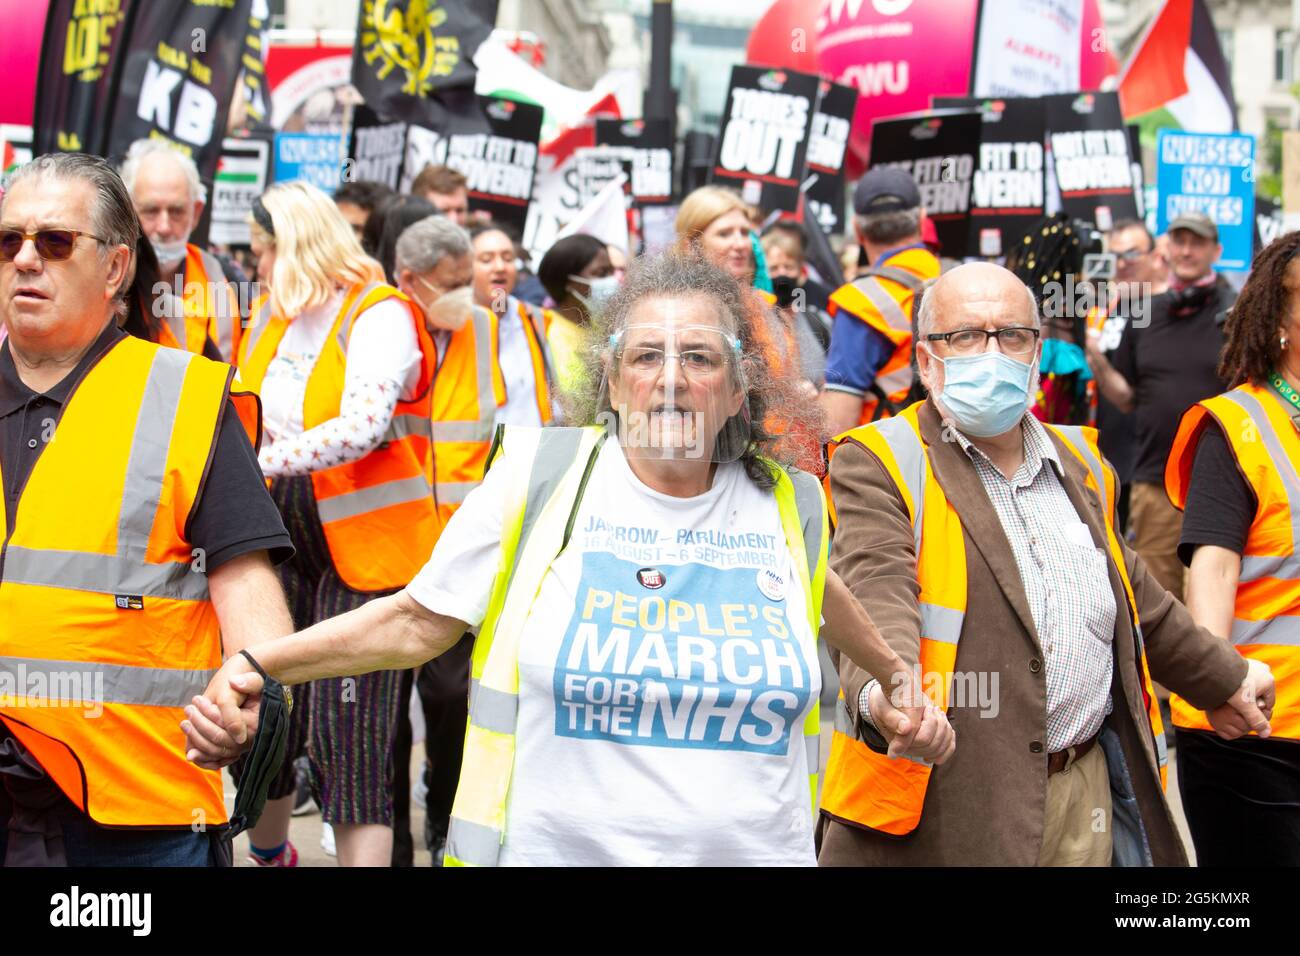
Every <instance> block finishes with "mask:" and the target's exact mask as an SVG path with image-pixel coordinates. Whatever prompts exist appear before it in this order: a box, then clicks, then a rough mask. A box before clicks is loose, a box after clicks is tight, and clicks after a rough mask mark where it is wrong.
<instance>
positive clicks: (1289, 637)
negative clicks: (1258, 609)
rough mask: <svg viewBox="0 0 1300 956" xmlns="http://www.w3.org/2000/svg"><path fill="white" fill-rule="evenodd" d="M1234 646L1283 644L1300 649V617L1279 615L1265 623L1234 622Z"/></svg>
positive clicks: (1236, 620)
mask: <svg viewBox="0 0 1300 956" xmlns="http://www.w3.org/2000/svg"><path fill="white" fill-rule="evenodd" d="M1232 643H1234V644H1281V645H1284V646H1286V647H1300V617H1295V616H1292V615H1279V616H1278V617H1272V618H1268V619H1267V620H1263V621H1247V620H1243V619H1242V618H1239V617H1238V618H1234V619H1233V621H1232Z"/></svg>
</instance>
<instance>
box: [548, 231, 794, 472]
mask: <svg viewBox="0 0 1300 956" xmlns="http://www.w3.org/2000/svg"><path fill="white" fill-rule="evenodd" d="M691 297H700V298H705V299H709V300H711V301H712V302H713V304H714V305H715V306H716V307H717V310H718V317H719V320H720V321H719V326H720V328H721V329H722V330H723V332H724V333H726V334H727V335H728V336H730V337H734V338H736V339H739V341H740V354H739V357H738V358H737V360H736V361H734V362H733V363H732V365H731V374H732V376H733V379H732V380H733V382H734V383H735V384H738V385H741V386H742V387H743V388H744V389H745V392H746V396H747V398H748V402H747V405H748V408H747V409H742V411H741V413H740V414H739V415H737V416H734V417H733V419H732V420H731V421H729V422H728V423H727V426H725V427H724V428H723V430H722V431H721V432H720V433H719V436H718V444H719V448H718V453H719V455H720V456H721V457H722V458H724V459H730V458H739V460H740V461H741V462H742V463H743V465H744V466H745V471H746V473H747V474H748V475H749V477H750V479H751V480H752V481H753V482H754V483H755V484H756V485H757V486H758V487H760V488H771V487H772V486H773V485H775V483H776V475H775V473H774V472H773V471H772V468H771V464H770V462H769V460H771V461H776V462H778V463H780V464H788V463H789V459H790V458H791V457H792V456H791V455H788V454H787V453H786V450H785V449H784V447H783V445H782V443H781V442H780V441H779V436H776V435H773V434H770V433H769V432H768V431H767V430H766V428H765V425H764V422H765V419H766V418H767V414H768V410H769V409H782V410H783V412H785V411H788V410H790V409H795V408H797V407H799V405H800V402H799V400H798V398H797V388H796V387H795V383H793V382H786V381H785V379H784V378H783V377H782V376H781V375H779V374H774V373H773V370H772V369H770V368H769V367H768V361H767V358H766V357H765V355H764V353H763V349H762V348H761V347H760V345H759V341H760V339H759V338H758V337H756V335H755V332H754V327H753V324H754V322H756V321H757V322H766V321H772V320H773V317H772V316H771V315H770V313H769V310H767V309H766V308H765V307H764V306H763V304H762V302H761V301H760V300H757V298H756V297H755V296H754V294H753V293H752V291H749V290H742V288H741V287H740V285H739V284H738V283H737V282H736V280H735V279H733V278H732V277H731V276H730V275H728V274H727V273H726V272H724V271H722V270H721V269H719V268H718V267H717V266H714V265H713V264H711V263H709V262H707V261H705V260H704V259H702V258H700V257H698V256H689V255H683V254H682V253H680V252H676V251H669V252H665V253H663V254H661V255H659V256H655V257H649V258H642V259H639V260H637V261H636V262H634V263H633V265H632V268H631V269H630V270H629V271H628V274H627V279H626V281H625V282H624V284H623V286H622V288H620V289H619V291H618V292H617V293H616V294H615V295H614V296H613V298H611V299H610V300H609V302H608V303H607V304H606V305H605V307H604V308H603V309H601V310H599V311H598V312H597V313H595V314H594V315H593V316H592V319H591V324H590V325H589V326H588V327H587V329H586V335H585V339H584V342H583V347H582V348H580V350H579V353H578V354H579V358H580V359H581V362H582V367H581V370H580V372H578V373H576V374H575V375H574V381H573V384H572V385H571V387H570V388H569V390H568V391H567V392H566V394H565V396H564V399H565V404H566V406H567V411H568V416H567V417H568V420H569V422H570V423H571V424H576V425H592V424H596V423H598V422H601V421H606V420H609V417H610V416H614V415H616V412H615V411H614V409H613V408H612V406H611V404H610V399H609V392H608V389H604V388H602V387H601V386H602V384H603V383H604V381H605V376H606V374H607V373H608V374H609V375H617V374H618V362H617V361H616V359H617V358H618V355H617V346H616V342H617V340H618V335H619V333H620V332H622V331H623V330H624V329H626V328H627V326H628V321H629V318H630V316H631V314H632V312H633V310H634V309H635V307H636V306H638V305H639V304H641V303H642V302H644V301H646V300H649V299H671V298H691ZM742 418H743V419H744V420H743V422H740V421H738V420H739V419H742ZM737 426H741V427H737ZM742 436H743V437H742ZM735 441H743V442H744V447H743V448H736V447H735V446H733V445H731V443H732V442H735Z"/></svg>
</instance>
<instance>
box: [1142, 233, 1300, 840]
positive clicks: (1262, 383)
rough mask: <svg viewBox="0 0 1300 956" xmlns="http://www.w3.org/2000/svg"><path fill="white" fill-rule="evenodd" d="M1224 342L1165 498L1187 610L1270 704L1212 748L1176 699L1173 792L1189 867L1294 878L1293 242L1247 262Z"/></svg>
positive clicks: (1296, 237)
mask: <svg viewBox="0 0 1300 956" xmlns="http://www.w3.org/2000/svg"><path fill="white" fill-rule="evenodd" d="M1225 333H1226V344H1225V346H1224V349H1223V353H1222V356H1221V359H1220V362H1219V369H1218V372H1219V377H1220V378H1221V379H1223V380H1224V381H1225V382H1228V383H1230V385H1231V386H1232V387H1231V390H1230V391H1228V392H1225V393H1224V394H1222V395H1218V396H1216V397H1214V398H1209V399H1206V400H1205V401H1202V402H1199V403H1198V404H1196V405H1193V406H1192V407H1191V408H1190V409H1188V410H1187V412H1185V413H1184V415H1183V418H1182V422H1181V423H1180V424H1179V428H1178V433H1177V436H1176V437H1175V439H1174V445H1173V449H1172V450H1171V451H1170V453H1169V461H1168V464H1167V465H1166V468H1165V490H1166V491H1167V492H1168V494H1169V498H1170V500H1171V501H1172V502H1173V503H1174V505H1175V506H1177V507H1179V508H1182V509H1183V512H1184V515H1183V530H1182V540H1181V541H1180V543H1179V545H1178V556H1179V557H1180V558H1181V559H1182V561H1183V563H1184V564H1186V565H1188V567H1189V569H1190V570H1189V572H1188V576H1187V587H1186V591H1187V609H1188V610H1189V611H1191V612H1192V617H1193V618H1195V619H1196V623H1197V624H1200V625H1201V626H1202V627H1205V628H1208V629H1209V630H1211V631H1213V632H1214V633H1215V634H1217V635H1219V636H1220V637H1222V638H1224V639H1225V640H1227V641H1230V642H1231V643H1232V644H1234V645H1235V646H1236V648H1237V650H1238V651H1239V652H1240V653H1241V655H1242V656H1243V657H1245V658H1246V659H1247V660H1248V661H1250V662H1251V663H1252V665H1254V664H1255V663H1256V662H1260V663H1263V664H1267V665H1268V666H1269V667H1270V668H1272V671H1273V677H1274V680H1275V681H1276V686H1277V692H1276V694H1277V696H1276V701H1275V705H1274V710H1273V716H1272V732H1271V733H1270V734H1269V736H1268V739H1267V740H1262V739H1260V738H1259V737H1258V736H1255V735H1252V734H1251V733H1250V732H1249V728H1247V727H1246V726H1244V725H1242V724H1239V725H1238V726H1237V727H1236V728H1235V733H1234V734H1233V736H1232V737H1230V738H1228V739H1219V737H1216V736H1215V734H1214V733H1213V732H1211V727H1210V724H1209V722H1208V720H1207V719H1206V715H1205V714H1203V713H1201V712H1199V711H1196V710H1195V709H1194V708H1193V707H1191V706H1190V705H1189V704H1187V703H1186V702H1185V701H1183V700H1182V699H1181V698H1180V697H1178V695H1176V694H1175V695H1173V696H1172V697H1171V698H1170V701H1169V704H1170V708H1171V710H1172V712H1173V723H1174V727H1175V728H1176V732H1177V735H1178V748H1177V749H1178V789H1179V792H1180V794H1181V796H1182V803H1183V810H1184V811H1185V813H1186V814H1187V826H1188V829H1190V830H1191V832H1192V842H1193V843H1194V844H1195V846H1196V861H1197V863H1198V864H1199V865H1201V866H1240V865H1250V866H1297V865H1300V519H1298V516H1300V431H1297V429H1300V232H1292V233H1288V234H1287V235H1284V236H1282V237H1280V238H1278V239H1276V240H1274V241H1273V242H1272V243H1271V244H1270V245H1268V246H1266V247H1265V248H1264V250H1263V251H1262V252H1260V254H1259V255H1258V256H1256V258H1255V262H1254V265H1253V266H1252V268H1251V272H1250V278H1249V279H1247V280H1246V285H1245V287H1244V288H1242V290H1241V295H1240V296H1239V297H1238V298H1237V302H1236V304H1235V305H1234V306H1233V307H1232V310H1231V312H1230V313H1229V316H1228V322H1227V326H1226V328H1225ZM1221 709H1224V708H1221ZM1220 736H1222V733H1221V734H1220Z"/></svg>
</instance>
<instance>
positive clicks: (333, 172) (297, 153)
mask: <svg viewBox="0 0 1300 956" xmlns="http://www.w3.org/2000/svg"><path fill="white" fill-rule="evenodd" d="M344 146H345V141H344V139H343V137H341V136H339V135H338V134H336V133H276V134H275V181H276V182H277V183H285V182H292V181H293V180H295V179H305V180H307V182H309V183H311V184H312V185H313V186H319V187H320V188H321V189H323V190H324V191H325V192H326V193H328V194H329V195H331V196H332V195H334V190H336V189H338V188H339V179H340V177H341V175H342V170H343V153H344Z"/></svg>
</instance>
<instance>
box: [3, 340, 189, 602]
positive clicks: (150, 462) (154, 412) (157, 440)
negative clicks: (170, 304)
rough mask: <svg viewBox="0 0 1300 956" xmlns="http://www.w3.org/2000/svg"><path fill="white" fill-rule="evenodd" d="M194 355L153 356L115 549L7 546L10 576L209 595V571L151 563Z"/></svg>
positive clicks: (115, 589) (113, 589)
mask: <svg viewBox="0 0 1300 956" xmlns="http://www.w3.org/2000/svg"><path fill="white" fill-rule="evenodd" d="M193 358H194V356H193V355H191V354H190V353H189V352H184V351H181V350H179V349H167V348H160V349H158V350H157V351H156V352H155V353H154V359H153V364H152V365H151V366H150V367H149V374H148V378H147V379H146V380H145V387H144V394H143V397H142V399H141V403H140V412H139V415H138V416H137V417H136V422H135V431H134V433H133V435H132V438H131V450H130V453H129V455H128V457H127V464H126V480H125V482H124V483H123V486H122V507H121V511H120V512H119V513H118V526H117V554H96V553H94V552H87V551H64V550H56V549H37V548H27V547H22V546H17V545H10V546H9V548H8V549H7V550H6V551H5V561H4V568H3V574H4V580H5V581H7V582H9V583H11V584H28V585H34V586H38V587H50V588H65V589H69V590H77V591H94V592H97V593H102V594H131V595H141V596H144V597H160V598H170V599H174V600H180V601H206V600H207V599H208V579H207V576H206V575H205V574H203V573H202V572H198V571H195V570H193V567H192V566H191V565H190V564H188V563H184V564H182V563H178V562H167V563H165V564H150V563H147V562H146V561H145V554H146V553H147V551H148V548H149V535H150V534H151V533H152V532H153V523H154V517H155V515H156V514H157V512H158V504H159V500H160V499H161V497H162V488H163V482H164V475H165V472H166V468H167V452H168V449H169V447H170V445H171V436H172V429H173V424H174V422H175V418H176V412H177V409H178V407H179V405H180V395H181V387H182V385H183V384H184V382H185V373H186V370H187V369H188V368H189V364H190V362H191V361H192V360H193Z"/></svg>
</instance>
